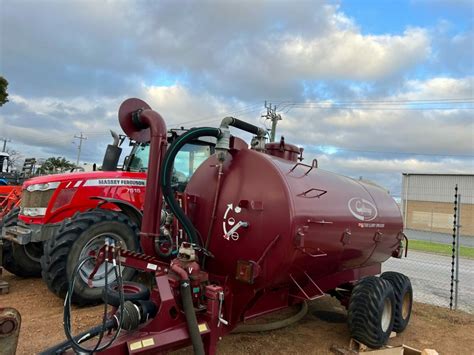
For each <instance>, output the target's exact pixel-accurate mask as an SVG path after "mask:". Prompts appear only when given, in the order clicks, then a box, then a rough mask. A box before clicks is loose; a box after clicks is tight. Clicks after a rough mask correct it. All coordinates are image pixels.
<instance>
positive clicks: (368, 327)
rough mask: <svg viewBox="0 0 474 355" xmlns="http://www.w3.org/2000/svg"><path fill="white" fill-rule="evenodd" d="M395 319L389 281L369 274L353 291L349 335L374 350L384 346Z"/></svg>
mask: <svg viewBox="0 0 474 355" xmlns="http://www.w3.org/2000/svg"><path fill="white" fill-rule="evenodd" d="M394 318H395V295H394V291H393V288H392V285H391V284H390V282H388V281H386V280H384V279H381V278H378V277H375V276H369V277H365V278H363V279H361V280H360V281H359V282H358V283H357V284H356V285H355V287H354V289H353V290H352V295H351V298H350V301H349V312H348V322H349V329H350V332H351V336H352V338H354V339H355V340H357V341H359V342H361V343H363V344H365V345H367V346H369V347H371V348H374V349H377V348H380V347H381V346H383V345H385V344H386V342H387V340H388V338H389V336H390V333H391V332H392V328H393V323H394Z"/></svg>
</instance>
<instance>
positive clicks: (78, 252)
mask: <svg viewBox="0 0 474 355" xmlns="http://www.w3.org/2000/svg"><path fill="white" fill-rule="evenodd" d="M183 132H184V130H181V129H179V130H171V131H169V132H168V134H167V141H169V142H172V141H173V140H174V139H176V138H177V137H179V135H180V134H182V133H183ZM112 136H113V137H114V142H113V143H112V144H110V145H108V147H107V150H106V154H105V157H104V161H103V164H102V171H93V172H75V173H65V174H56V175H46V176H39V177H35V178H32V179H29V180H27V181H26V182H25V183H24V184H23V189H22V199H21V203H20V205H19V206H18V208H15V209H13V210H12V211H11V212H10V213H9V214H8V215H7V216H6V217H5V223H4V228H3V232H2V235H3V266H4V268H5V269H6V270H8V271H9V272H11V273H13V274H15V275H18V276H22V277H37V276H42V278H43V280H44V281H45V282H46V284H47V286H48V288H49V289H50V290H51V291H52V292H53V293H55V294H56V295H58V296H60V297H64V295H65V293H66V290H67V286H68V284H69V278H70V275H71V272H72V270H73V268H74V265H75V264H76V263H77V262H78V260H80V259H81V258H83V257H84V256H86V255H88V254H89V253H90V252H92V251H94V250H96V249H98V248H99V247H100V246H101V245H102V244H103V243H104V240H105V238H107V237H109V238H112V239H113V240H115V242H116V243H118V244H120V245H122V246H123V247H126V248H127V249H130V250H135V251H139V250H140V243H139V230H140V227H141V224H142V211H143V207H144V200H145V189H146V177H147V174H146V171H147V165H148V157H149V150H150V145H149V140H150V135H149V132H142V133H141V134H140V135H136V136H134V137H131V138H132V140H131V143H130V144H131V145H132V149H131V153H130V154H129V155H128V156H127V157H126V158H125V159H124V165H123V167H122V169H120V170H118V169H117V165H118V161H119V157H120V154H121V151H122V148H121V147H120V146H121V145H122V143H123V141H124V138H125V137H119V136H118V135H117V134H115V133H113V132H112ZM212 149H213V146H212V142H209V141H204V140H201V141H195V142H192V143H190V144H189V145H188V146H187V147H186V148H185V149H184V150H183V151H182V152H181V154H180V156H179V157H178V160H177V163H176V166H175V169H174V177H173V179H174V188H175V189H176V190H179V189H181V190H182V189H183V184H185V183H186V181H187V180H188V179H189V177H190V176H191V175H192V173H193V171H194V170H195V169H196V167H197V166H198V165H199V164H200V162H202V161H203V160H204V159H206V158H207V157H208V156H209V155H210V154H211V152H212ZM161 217H162V218H163V220H165V219H166V218H168V219H169V217H168V215H167V212H166V210H164V211H163V214H162V216H161ZM175 227H176V225H171V226H170V227H169V228H168V229H167V232H168V231H169V233H166V234H164V235H162V237H161V238H160V239H159V240H157V244H156V247H157V249H158V253H159V254H160V255H161V256H162V257H164V258H166V257H169V256H170V255H171V253H172V252H176V248H174V249H173V245H175V244H176V243H177V242H179V230H177V229H176V228H175ZM173 228H175V229H173ZM171 233H174V234H173V235H172V234H171ZM88 267H89V268H90V269H91V268H92V265H88ZM90 269H87V265H86V266H85V267H84V269H83V271H82V272H83V274H82V278H81V279H80V280H78V282H77V283H76V289H75V291H74V298H73V300H74V302H75V303H77V304H81V305H85V304H91V303H96V302H98V301H100V299H101V298H100V297H101V289H100V286H101V285H103V284H104V276H105V275H104V273H103V271H102V270H101V271H100V272H98V273H97V274H96V277H95V278H94V280H92V285H93V286H95V288H90V287H88V285H87V282H88V280H87V276H88V275H89V273H90ZM135 274H136V273H135V270H133V269H130V268H127V269H124V270H123V277H124V278H125V279H126V280H130V279H132V278H133V277H134V276H135ZM110 277H111V278H113V277H114V275H110Z"/></svg>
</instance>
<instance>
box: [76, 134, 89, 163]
mask: <svg viewBox="0 0 474 355" xmlns="http://www.w3.org/2000/svg"><path fill="white" fill-rule="evenodd" d="M74 138H77V139H79V145H78V147H77V162H76V166H79V159H80V158H81V149H82V141H83V140H86V139H87V137H86V136H84V135H83V134H82V132H81V134H80V135H79V136H78V135H76V134H75V135H74Z"/></svg>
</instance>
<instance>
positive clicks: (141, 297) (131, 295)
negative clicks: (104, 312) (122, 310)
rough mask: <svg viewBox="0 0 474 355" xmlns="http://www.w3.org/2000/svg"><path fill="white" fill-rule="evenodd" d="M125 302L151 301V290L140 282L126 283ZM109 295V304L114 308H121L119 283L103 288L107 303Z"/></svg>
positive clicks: (124, 285)
mask: <svg viewBox="0 0 474 355" xmlns="http://www.w3.org/2000/svg"><path fill="white" fill-rule="evenodd" d="M122 290H123V300H124V301H145V300H148V299H150V290H149V289H148V287H146V286H145V285H143V284H140V283H138V282H131V281H124V283H123V286H122ZM106 293H107V303H108V304H110V305H111V306H114V307H119V306H120V293H119V285H118V283H117V282H114V283H111V284H110V283H109V284H108V285H107V287H104V288H103V291H102V300H103V301H104V302H105V298H106V295H105V294H106Z"/></svg>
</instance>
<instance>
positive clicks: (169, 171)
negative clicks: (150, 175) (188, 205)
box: [160, 127, 221, 246]
mask: <svg viewBox="0 0 474 355" xmlns="http://www.w3.org/2000/svg"><path fill="white" fill-rule="evenodd" d="M220 136H221V130H220V129H218V128H212V127H201V128H193V129H191V130H189V131H188V132H186V133H184V134H183V135H182V136H180V137H179V138H178V139H177V140H176V141H174V142H173V143H172V144H171V145H170V146H169V148H168V151H167V152H166V154H165V157H164V159H163V165H162V169H161V175H160V184H161V188H162V191H163V197H164V198H165V201H166V203H167V204H168V206H169V208H170V209H171V211H172V212H173V214H174V215H175V216H176V218H177V219H178V221H179V222H180V223H181V225H182V226H183V229H184V231H185V232H186V234H187V236H188V238H189V241H190V242H191V243H194V244H197V245H199V246H202V245H201V241H200V240H199V238H198V236H197V233H196V230H195V228H194V226H193V224H192V222H191V220H190V219H189V218H188V216H186V214H185V213H184V211H183V209H182V208H181V207H180V205H179V203H178V201H177V200H176V198H175V195H174V192H173V189H172V188H171V178H172V176H173V165H174V160H175V158H176V155H177V154H178V152H179V151H180V149H181V148H182V147H183V146H184V145H185V144H187V143H189V142H191V141H193V140H195V139H198V138H200V137H216V138H219V137H220Z"/></svg>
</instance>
